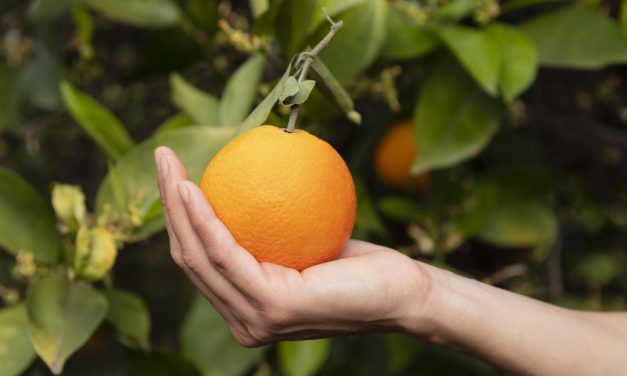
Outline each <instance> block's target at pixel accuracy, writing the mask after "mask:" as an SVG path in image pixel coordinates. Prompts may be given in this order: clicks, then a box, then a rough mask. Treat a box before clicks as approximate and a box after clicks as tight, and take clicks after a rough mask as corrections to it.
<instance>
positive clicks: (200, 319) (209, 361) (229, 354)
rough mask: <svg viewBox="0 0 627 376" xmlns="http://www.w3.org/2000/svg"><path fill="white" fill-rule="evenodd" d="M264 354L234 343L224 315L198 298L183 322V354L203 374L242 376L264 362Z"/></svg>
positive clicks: (201, 297)
mask: <svg viewBox="0 0 627 376" xmlns="http://www.w3.org/2000/svg"><path fill="white" fill-rule="evenodd" d="M262 351H263V350H262V349H261V348H256V349H247V348H245V347H242V346H241V345H240V344H239V343H238V342H237V341H235V339H234V338H233V335H232V334H231V331H230V330H229V328H228V326H227V325H226V323H225V322H224V319H223V318H222V316H220V314H219V313H218V312H217V311H216V310H215V309H214V308H213V307H212V306H211V305H210V304H209V302H207V300H206V299H205V298H204V297H203V296H201V295H197V297H196V299H195V300H194V303H193V304H192V306H191V309H190V311H189V313H188V315H187V317H186V318H185V321H184V322H183V328H182V330H181V353H182V354H183V356H184V357H185V358H186V359H188V360H189V361H191V362H192V363H194V364H195V365H196V366H197V367H198V368H199V369H201V371H202V374H203V375H206V376H210V375H223V376H236V375H241V374H243V373H244V372H245V371H247V370H248V369H250V368H251V367H252V366H253V365H254V364H256V363H257V362H258V361H259V360H260V359H261V356H262Z"/></svg>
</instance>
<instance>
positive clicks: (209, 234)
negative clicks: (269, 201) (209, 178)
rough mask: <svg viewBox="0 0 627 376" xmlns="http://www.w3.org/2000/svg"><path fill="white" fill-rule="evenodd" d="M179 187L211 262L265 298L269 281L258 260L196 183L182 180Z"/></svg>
mask: <svg viewBox="0 0 627 376" xmlns="http://www.w3.org/2000/svg"><path fill="white" fill-rule="evenodd" d="M178 188H179V191H180V193H181V197H182V198H183V203H184V206H185V210H186V212H187V215H188V217H189V221H190V224H191V227H192V228H193V229H194V231H195V233H196V234H197V235H198V237H199V238H200V241H201V242H202V244H203V247H204V250H205V252H206V253H207V256H208V258H209V260H210V261H211V264H212V265H214V266H215V267H216V269H218V270H219V271H220V272H221V273H222V274H223V275H224V276H225V277H226V278H227V279H228V280H229V281H230V282H231V283H233V284H234V285H235V286H236V287H237V288H238V289H239V290H240V291H242V292H243V293H244V294H246V295H247V296H249V297H251V298H253V299H255V300H259V299H263V298H264V295H265V293H266V290H265V288H264V287H265V285H266V283H265V280H264V277H263V274H262V271H261V267H260V266H259V263H258V262H257V260H255V258H254V257H253V256H252V255H251V254H250V253H249V252H248V251H246V250H245V249H243V248H242V247H240V246H239V245H238V244H237V242H236V241H235V239H234V238H233V235H231V233H230V232H229V230H228V229H227V228H226V226H225V225H224V223H222V221H220V219H218V217H216V215H215V213H214V211H213V209H212V208H211V206H210V205H209V203H208V201H207V199H206V198H205V196H204V195H203V193H202V192H201V191H200V189H199V188H198V187H197V186H196V185H195V184H193V183H191V182H189V181H181V182H179V184H178Z"/></svg>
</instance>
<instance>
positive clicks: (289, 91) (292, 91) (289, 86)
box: [279, 76, 298, 105]
mask: <svg viewBox="0 0 627 376" xmlns="http://www.w3.org/2000/svg"><path fill="white" fill-rule="evenodd" d="M296 93H298V80H297V79H296V77H294V76H289V77H288V78H287V80H285V84H283V90H281V95H279V103H281V104H286V105H287V104H289V103H285V101H286V100H287V99H288V98H291V97H293V96H294V95H296Z"/></svg>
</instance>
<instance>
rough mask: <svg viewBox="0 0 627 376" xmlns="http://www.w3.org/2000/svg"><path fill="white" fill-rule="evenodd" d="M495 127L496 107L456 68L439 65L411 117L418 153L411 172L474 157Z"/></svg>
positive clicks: (425, 84)
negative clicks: (412, 117) (412, 118)
mask: <svg viewBox="0 0 627 376" xmlns="http://www.w3.org/2000/svg"><path fill="white" fill-rule="evenodd" d="M498 126H499V108H498V106H497V104H496V102H495V101H494V100H492V99H491V98H489V97H488V96H486V95H485V94H484V93H483V92H482V91H481V90H480V89H479V88H478V87H477V86H476V85H475V84H474V83H473V82H472V81H471V80H470V79H469V78H468V77H467V76H466V75H465V74H464V72H463V71H461V70H460V69H459V68H458V67H456V66H455V65H452V64H446V63H444V64H439V65H438V67H436V69H435V71H434V72H432V73H431V74H430V76H429V77H428V78H427V80H426V81H425V83H424V85H423V87H422V89H421V92H420V97H419V98H418V104H417V106H416V109H415V114H414V136H415V138H416V145H417V148H418V150H419V153H418V156H417V158H416V160H415V162H414V164H413V166H412V173H413V174H419V173H421V172H424V171H427V170H432V169H436V168H444V167H449V166H452V165H455V164H457V163H459V162H461V161H463V160H465V159H468V158H471V157H473V156H474V155H476V154H478V153H479V152H480V151H481V150H482V149H483V148H484V147H485V146H486V145H487V144H488V142H489V141H490V139H492V136H493V135H494V134H495V132H496V131H497V129H498Z"/></svg>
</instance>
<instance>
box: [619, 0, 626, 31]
mask: <svg viewBox="0 0 627 376" xmlns="http://www.w3.org/2000/svg"><path fill="white" fill-rule="evenodd" d="M620 23H621V25H622V26H623V34H624V35H626V36H627V0H623V2H622V4H621V6H620Z"/></svg>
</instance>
